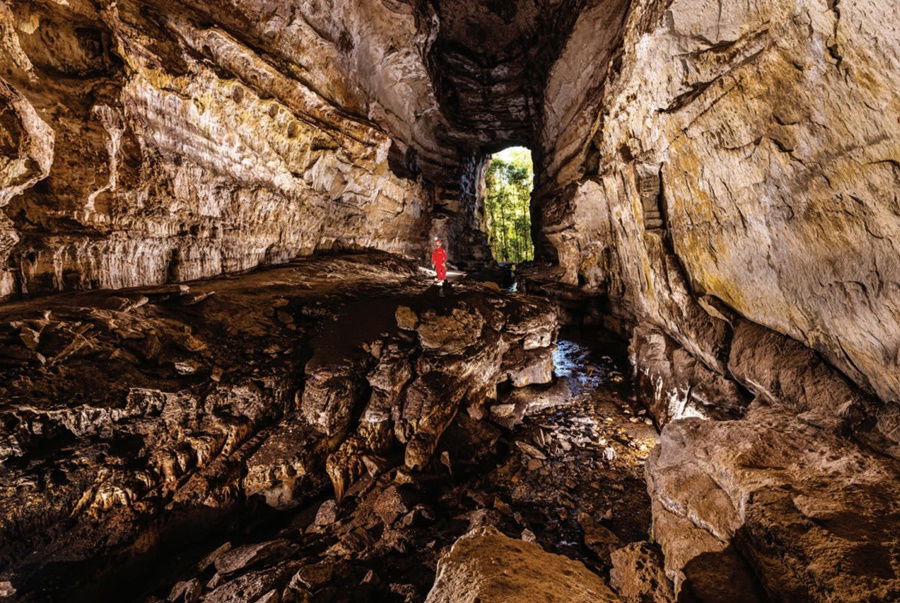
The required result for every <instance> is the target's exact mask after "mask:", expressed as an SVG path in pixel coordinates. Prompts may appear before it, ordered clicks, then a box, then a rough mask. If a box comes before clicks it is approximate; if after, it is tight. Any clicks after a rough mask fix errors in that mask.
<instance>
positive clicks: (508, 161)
mask: <svg viewBox="0 0 900 603" xmlns="http://www.w3.org/2000/svg"><path fill="white" fill-rule="evenodd" d="M485 184H486V194H485V199H484V210H485V227H486V230H487V235H488V242H489V243H490V245H491V251H492V252H493V254H494V259H495V260H496V261H498V262H500V263H512V264H519V263H521V262H528V261H530V260H533V259H534V244H533V243H532V241H531V191H532V189H533V188H534V164H533V163H532V160H531V151H529V150H528V149H526V148H525V147H510V148H508V149H504V150H503V151H500V152H499V153H495V154H493V155H492V156H491V160H490V165H488V169H487V173H486V174H485Z"/></svg>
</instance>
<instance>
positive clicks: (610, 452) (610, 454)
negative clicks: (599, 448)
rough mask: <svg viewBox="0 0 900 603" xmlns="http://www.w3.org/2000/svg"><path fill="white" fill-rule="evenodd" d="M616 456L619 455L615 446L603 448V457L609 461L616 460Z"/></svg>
mask: <svg viewBox="0 0 900 603" xmlns="http://www.w3.org/2000/svg"><path fill="white" fill-rule="evenodd" d="M616 456H617V455H616V451H615V449H614V448H612V447H610V446H607V447H606V448H604V449H603V458H605V459H606V460H607V461H610V462H612V461H614V460H616Z"/></svg>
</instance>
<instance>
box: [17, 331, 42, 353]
mask: <svg viewBox="0 0 900 603" xmlns="http://www.w3.org/2000/svg"><path fill="white" fill-rule="evenodd" d="M19 339H21V340H22V343H24V344H25V347H27V348H28V349H29V350H34V349H37V347H38V344H39V343H40V340H41V334H40V333H39V332H37V331H35V330H34V329H29V328H28V327H22V330H21V331H19Z"/></svg>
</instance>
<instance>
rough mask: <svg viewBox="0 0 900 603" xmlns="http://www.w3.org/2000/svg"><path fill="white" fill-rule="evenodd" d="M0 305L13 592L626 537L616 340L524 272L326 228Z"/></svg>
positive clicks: (383, 565)
mask: <svg viewBox="0 0 900 603" xmlns="http://www.w3.org/2000/svg"><path fill="white" fill-rule="evenodd" d="M0 327H2V335H3V340H2V347H3V352H4V354H3V357H4V366H3V367H2V368H0V371H2V373H3V377H4V378H3V380H2V385H0V399H2V406H0V418H2V420H3V424H4V426H5V428H6V432H5V435H4V439H3V440H2V442H0V457H2V461H3V463H2V465H0V467H2V471H0V495H2V496H0V511H2V514H0V517H2V521H0V532H2V534H0V535H2V538H0V541H2V542H3V543H4V545H3V548H2V551H0V553H2V561H3V567H5V568H6V569H4V570H3V571H2V574H0V585H2V586H3V589H4V592H3V594H5V595H7V596H9V597H11V600H23V601H45V600H51V601H52V600H60V598H65V599H66V600H69V601H77V600H147V601H158V600H167V601H185V602H194V601H197V600H200V599H201V598H202V600H204V601H268V602H273V601H291V600H296V601H370V600H385V601H391V600H395V601H422V600H424V599H425V597H426V596H427V594H428V592H429V590H430V589H431V588H432V585H433V584H434V582H435V574H436V569H437V564H438V560H439V558H440V557H441V555H442V553H445V552H446V551H447V550H448V547H449V546H450V545H452V544H453V543H454V542H455V541H456V540H457V539H458V538H459V537H460V536H462V535H464V534H466V533H468V532H470V531H471V530H473V529H475V528H479V527H485V526H492V527H494V528H496V529H498V530H499V531H500V532H502V533H505V534H506V535H507V536H510V537H512V538H515V539H521V540H525V541H529V540H530V541H536V542H537V543H539V544H540V545H541V546H542V547H543V548H544V549H545V550H547V551H550V552H554V553H559V554H561V555H565V556H566V557H569V558H571V559H576V560H579V561H582V562H584V563H585V564H586V566H587V567H589V568H590V569H591V570H593V571H594V572H596V573H597V574H600V575H603V576H604V577H605V576H606V575H608V574H609V572H610V568H611V565H612V559H611V554H612V553H613V551H615V550H616V549H619V550H620V551H621V550H622V547H624V546H625V545H627V544H628V543H634V542H637V541H646V540H647V539H648V534H649V530H650V500H649V497H648V494H647V489H646V482H645V479H644V474H643V464H644V461H645V459H646V458H647V456H648V455H649V453H650V450H651V449H652V448H653V446H654V444H655V442H656V437H657V434H656V430H655V428H654V426H653V423H652V421H651V420H650V419H649V418H647V416H646V412H647V411H646V409H644V408H643V407H642V405H641V403H640V398H639V397H638V396H636V395H635V393H634V392H633V390H632V387H631V384H630V379H629V377H628V372H629V371H628V369H627V368H626V367H627V360H626V358H625V346H624V343H622V342H621V341H618V340H616V339H615V338H613V337H612V336H610V335H607V334H605V333H603V332H600V331H592V330H590V329H578V330H571V331H570V330H566V329H564V330H563V332H562V333H561V334H559V335H558V345H555V344H556V342H557V332H558V329H559V325H558V319H557V310H556V309H555V307H554V304H553V303H552V302H550V301H549V300H547V299H546V298H541V297H536V296H527V295H522V294H516V293H510V292H507V291H505V290H502V289H501V288H500V287H499V286H498V285H496V284H495V283H492V282H477V281H475V280H468V279H463V280H461V281H459V282H456V283H454V284H453V285H452V287H451V288H449V289H444V290H441V289H439V288H437V287H434V286H433V285H431V282H430V280H429V278H428V277H427V275H425V274H424V273H423V272H422V271H421V270H420V269H418V268H416V267H415V266H414V265H413V264H411V263H409V262H407V261H405V260H400V259H398V258H395V257H393V256H389V255H387V254H344V255H334V256H325V257H318V258H312V259H304V260H300V261H297V262H294V263H292V264H290V265H287V266H283V267H278V268H270V269H266V270H259V271H255V272H251V273H248V274H244V275H239V276H233V277H227V278H219V279H214V280H210V281H202V282H197V283H190V284H188V285H172V286H165V287H156V288H143V289H134V290H125V291H101V292H89V293H78V294H62V295H56V296H51V297H46V298H38V299H34V300H28V301H24V302H16V303H11V304H7V305H6V306H4V307H2V308H0ZM336 498H337V499H339V500H338V501H336V500H335V499H336ZM635 546H637V547H639V548H640V550H638V551H632V552H633V553H634V554H635V555H638V556H639V557H640V558H641V562H640V564H641V566H642V567H643V565H646V564H650V565H653V564H654V563H656V562H658V554H657V552H656V551H654V550H652V549H650V550H648V547H647V545H646V544H642V545H635ZM613 584H614V585H615V580H613ZM660 588H665V584H662V585H660Z"/></svg>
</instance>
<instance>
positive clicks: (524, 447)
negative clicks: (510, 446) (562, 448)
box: [516, 440, 547, 461]
mask: <svg viewBox="0 0 900 603" xmlns="http://www.w3.org/2000/svg"><path fill="white" fill-rule="evenodd" d="M516 446H518V447H519V450H521V451H522V452H524V453H525V454H527V455H528V456H532V457H534V458H536V459H540V460H542V461H544V460H547V456H546V455H545V454H544V453H543V452H541V451H540V450H538V449H537V448H536V447H535V446H532V445H531V444H529V443H527V442H520V441H519V440H516Z"/></svg>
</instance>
